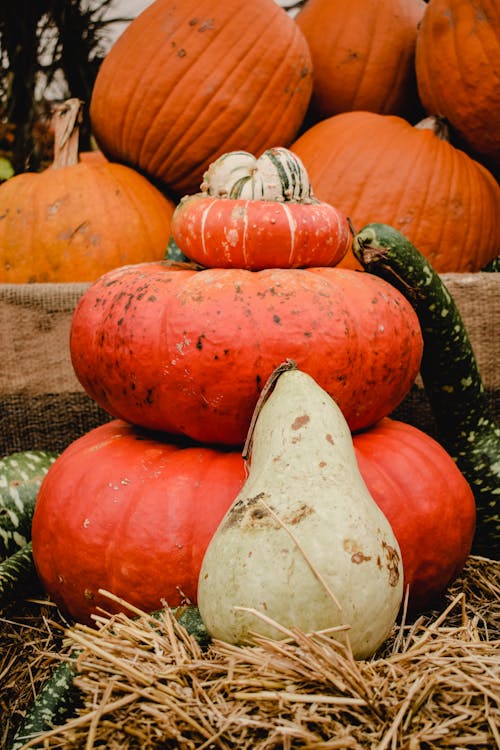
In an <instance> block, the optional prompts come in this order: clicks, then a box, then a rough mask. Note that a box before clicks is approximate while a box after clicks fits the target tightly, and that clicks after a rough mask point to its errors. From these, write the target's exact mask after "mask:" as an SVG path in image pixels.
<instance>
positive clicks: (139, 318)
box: [70, 263, 422, 445]
mask: <svg viewBox="0 0 500 750" xmlns="http://www.w3.org/2000/svg"><path fill="white" fill-rule="evenodd" d="M70 349H71V357H72V362H73V367H74V370H75V373H76V375H77V377H78V378H79V380H80V382H81V383H82V385H83V387H84V388H85V390H86V391H87V393H88V394H89V395H90V396H91V397H92V398H93V399H94V400H95V401H96V402H97V403H99V404H100V405H101V406H102V407H103V408H104V409H106V410H107V411H108V412H109V413H110V414H112V415H113V416H115V417H120V418H122V419H126V420H127V421H129V422H133V423H134V424H140V425H142V426H144V427H148V428H150V429H156V430H163V431H166V432H170V433H183V434H186V435H188V436H189V437H192V438H194V439H196V440H199V441H201V442H209V443H210V442H216V443H224V444H229V445H238V444H241V443H242V442H243V441H244V439H245V435H246V432H247V430H248V427H249V424H250V419H251V416H252V412H253V409H254V407H255V404H256V401H257V398H258V396H259V393H260V391H261V388H262V386H263V384H264V383H265V381H266V380H267V378H268V377H269V375H270V374H271V373H272V371H273V370H274V369H275V368H276V367H277V366H278V365H279V364H280V362H282V361H284V360H285V359H287V358H289V357H290V358H292V359H294V360H295V361H296V362H297V365H298V366H299V367H300V368H301V369H303V370H305V371H306V372H307V373H308V374H310V375H311V376H312V377H314V378H315V379H316V380H317V382H318V383H319V384H320V385H321V386H322V387H323V388H324V389H325V390H327V391H328V392H329V393H330V394H331V395H332V396H333V397H334V398H335V400H336V401H337V403H338V405H339V407H340V408H341V410H342V411H343V413H344V416H345V418H346V420H347V421H348V423H349V425H350V427H351V429H352V430H357V429H360V428H363V427H366V426H368V425H370V424H373V423H374V422H376V421H377V420H378V419H380V418H381V417H382V416H386V415H387V414H389V413H390V412H391V411H392V410H393V409H394V408H395V407H396V405H397V404H399V403H400V401H402V400H403V398H404V397H405V396H406V394H407V393H408V391H409V389H410V387H411V385H412V383H413V381H414V379H415V377H416V375H417V373H418V370H419V366H420V359H421V355H422V334H421V331H420V326H419V324H418V319H417V317H416V314H415V313H414V311H413V309H412V307H411V305H410V304H409V303H408V302H407V300H405V299H404V297H403V295H402V294H401V293H400V292H398V291H397V290H395V289H394V288H393V287H392V286H391V285H390V284H388V283H386V282H384V281H383V280H381V279H378V278H377V277H375V276H372V275H371V274H365V273H357V272H355V271H351V270H347V269H338V268H314V269H292V268H291V269H265V270H263V271H247V270H244V269H220V268H214V269H206V270H203V271H194V270H191V269H189V268H177V267H171V266H169V265H168V263H149V264H144V263H143V264H137V265H135V266H128V267H124V268H121V269H116V270H115V271H111V272H110V273H108V274H105V275H103V276H102V277H101V278H100V279H99V280H97V281H96V282H95V283H94V284H93V285H92V286H91V287H90V288H89V289H88V290H87V291H86V292H85V294H84V295H83V296H82V297H81V298H80V300H79V303H78V305H77V307H76V309H75V312H74V314H73V320H72V326H71V337H70Z"/></svg>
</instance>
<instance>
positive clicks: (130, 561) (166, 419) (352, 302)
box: [33, 148, 475, 621]
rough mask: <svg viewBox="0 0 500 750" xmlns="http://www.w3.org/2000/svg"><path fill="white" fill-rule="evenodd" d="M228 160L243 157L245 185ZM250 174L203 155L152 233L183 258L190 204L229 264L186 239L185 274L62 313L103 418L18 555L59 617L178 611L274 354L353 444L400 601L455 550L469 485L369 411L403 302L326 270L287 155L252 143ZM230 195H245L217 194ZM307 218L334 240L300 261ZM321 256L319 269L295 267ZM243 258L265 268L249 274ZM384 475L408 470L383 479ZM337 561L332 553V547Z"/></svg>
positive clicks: (383, 392) (235, 471)
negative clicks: (126, 607) (113, 598)
mask: <svg viewBox="0 0 500 750" xmlns="http://www.w3.org/2000/svg"><path fill="white" fill-rule="evenodd" d="M242 162H243V163H246V164H247V165H248V164H253V168H252V169H250V170H247V173H246V174H242V170H243V172H244V168H243V167H242ZM232 166H233V167H236V166H238V169H234V170H233V169H232ZM254 167H255V164H254V162H252V155H251V154H249V153H248V152H246V153H245V152H243V153H242V152H236V153H228V154H226V155H223V156H222V157H220V159H219V160H216V162H214V164H213V165H212V166H211V167H210V169H209V170H207V172H206V174H205V179H204V182H203V184H202V190H201V193H200V194H197V195H196V196H192V198H189V199H187V201H186V202H184V203H182V204H181V205H180V206H179V207H178V209H177V211H176V214H175V215H174V217H173V220H172V226H173V231H174V234H175V236H176V237H177V238H178V239H179V240H182V238H183V237H185V236H188V237H189V238H190V239H189V242H191V244H192V245H193V246H195V245H196V246H199V247H203V245H204V242H203V233H202V227H203V226H205V225H204V223H203V222H201V223H200V221H199V213H200V205H202V206H205V209H204V210H205V211H208V212H209V213H211V214H213V215H212V218H211V220H210V221H212V222H213V224H211V225H210V226H212V227H213V229H212V231H213V232H216V235H217V237H219V238H224V237H225V238H226V239H227V241H228V243H229V246H230V250H227V248H226V255H229V256H231V257H234V258H236V259H237V260H236V262H233V263H231V264H229V266H230V267H226V268H220V267H218V266H215V267H211V265H212V264H211V263H210V257H209V256H210V251H211V246H210V243H205V250H206V252H205V256H204V261H205V266H204V267H203V268H201V269H200V268H199V267H196V268H195V267H190V266H189V264H185V263H183V264H172V263H169V262H168V261H164V262H161V263H142V264H136V265H133V266H125V267H121V268H118V269H115V270H112V271H110V272H108V273H106V274H104V275H103V276H101V277H100V278H99V279H98V280H97V281H96V282H94V284H93V285H92V286H91V287H90V288H89V289H88V290H87V291H86V292H85V294H84V295H83V296H82V298H81V300H80V302H79V303H78V305H77V307H76V309H75V312H74V315H73V321H72V328H71V339H70V349H71V356H72V362H73V366H74V369H75V372H76V375H77V376H78V378H79V379H80V382H81V383H82V385H83V386H84V388H85V390H86V391H87V393H88V394H89V395H90V396H91V397H92V398H93V399H94V400H95V401H96V402H97V403H99V404H100V405H101V406H103V407H104V408H105V409H106V410H107V411H108V412H109V413H110V414H111V415H112V416H113V417H114V418H115V419H114V420H113V421H112V422H111V423H110V424H108V425H105V426H103V427H99V428H97V429H96V430H94V431H91V432H90V433H89V434H87V435H85V436H83V437H82V438H80V439H79V440H77V441H75V443H73V444H72V445H70V446H69V447H68V448H67V449H66V451H64V452H63V454H62V455H61V456H60V457H59V458H58V459H57V460H56V462H55V463H54V465H53V467H51V469H50V470H49V472H48V474H47V477H46V479H45V480H44V482H43V484H42V487H41V489H40V493H39V497H38V501H37V506H36V510H35V515H34V519H33V555H34V559H35V563H36V566H37V570H38V573H39V575H40V578H41V580H42V582H43V583H44V585H45V587H46V589H47V591H48V592H49V593H50V594H51V596H52V597H53V598H54V600H55V601H56V602H57V603H58V604H59V605H60V606H61V607H62V608H63V609H65V610H66V611H68V612H69V613H70V614H71V615H72V616H73V617H75V618H77V619H80V620H86V621H87V620H90V618H91V616H92V613H95V612H96V611H97V610H98V608H99V607H100V606H107V607H108V606H109V603H106V604H105V600H104V599H103V598H102V596H101V594H100V589H108V590H109V589H111V590H112V591H113V592H114V593H115V594H117V595H118V596H121V597H122V598H123V599H124V600H125V601H128V602H130V603H132V604H134V605H137V606H140V607H142V608H146V609H154V608H156V607H158V606H161V604H162V602H163V601H167V602H168V603H169V604H170V605H171V606H175V605H177V604H179V603H180V602H181V601H183V600H184V598H185V597H188V598H189V600H191V601H195V602H196V600H197V599H196V598H197V585H198V576H199V573H200V566H201V562H202V559H203V556H204V554H205V551H206V549H207V546H208V544H209V541H210V539H211V538H212V535H213V534H214V533H215V530H216V529H217V528H218V526H219V524H220V523H221V521H222V518H223V516H224V514H225V513H226V511H227V510H228V509H229V507H230V505H231V504H232V502H233V501H234V499H235V498H236V497H237V495H238V492H239V491H240V489H241V487H242V486H243V483H244V481H245V477H246V472H245V462H244V460H243V457H242V455H241V446H242V444H243V442H244V441H245V438H246V436H247V433H248V431H249V429H250V425H251V422H252V417H253V414H254V410H255V407H256V405H257V402H258V400H259V396H260V394H261V392H262V389H263V386H264V383H266V381H267V380H268V378H269V377H270V376H271V374H272V373H273V371H274V370H275V369H276V368H277V367H278V366H279V365H280V363H282V362H283V361H284V360H286V359H289V358H293V359H294V360H295V362H296V364H297V366H298V367H299V368H300V370H301V371H302V372H303V373H304V374H307V375H308V377H310V378H312V379H313V380H314V381H315V383H316V384H317V387H318V388H321V389H323V390H324V392H325V393H327V394H328V395H329V396H330V397H331V398H332V399H334V401H335V403H336V404H337V408H338V409H339V412H340V413H341V414H342V419H343V420H345V425H346V430H348V431H349V432H352V433H355V434H354V450H355V451H356V455H357V456H358V457H359V464H360V467H361V468H362V472H363V477H364V481H366V484H367V486H368V488H369V490H370V492H371V493H372V497H373V499H374V500H375V501H376V502H377V503H378V505H379V507H380V509H381V510H382V511H383V512H384V513H385V514H386V516H387V518H388V519H389V522H390V524H391V525H392V526H393V528H394V533H395V534H396V536H397V538H398V541H399V539H401V541H400V546H401V555H402V558H403V570H404V576H405V583H406V584H407V585H408V586H409V587H410V598H411V605H410V606H412V607H414V608H419V607H423V606H425V605H427V604H429V603H430V602H431V601H433V599H434V598H435V597H436V596H439V594H440V593H442V591H443V589H444V587H445V586H446V585H447V583H448V582H449V581H450V580H451V579H452V578H453V577H454V576H455V575H456V574H457V573H458V571H459V570H460V569H461V567H462V566H463V564H464V562H465V559H466V557H467V555H468V554H469V551H470V544H471V540H472V534H473V530H474V517H475V508H474V500H473V496H472V493H471V490H470V487H469V485H468V484H467V482H466V481H465V479H464V478H463V476H462V475H461V473H460V472H459V470H458V469H457V467H456V465H455V463H454V462H453V460H452V459H451V458H450V456H449V455H448V454H447V453H446V452H445V451H444V450H443V449H442V448H441V447H440V446H439V445H438V444H437V443H436V442H435V441H434V440H433V439H432V438H430V437H429V436H427V435H425V434H423V433H421V432H420V431H419V430H417V429H416V428H413V427H410V426H409V425H404V424H402V423H399V422H396V421H394V420H390V419H389V418H388V415H389V414H390V413H391V411H392V410H393V409H394V408H395V406H397V404H399V403H400V401H401V400H402V399H403V398H404V397H405V396H406V394H407V393H408V391H409V389H410V387H411V385H412V383H413V381H414V379H415V377H416V375H417V372H418V369H419V366H420V361H421V356H422V335H421V331H420V327H419V323H418V318H417V317H416V315H415V313H414V311H413V309H412V307H411V305H410V304H409V303H408V302H407V301H406V300H405V299H404V297H403V296H402V295H401V294H400V293H399V292H398V291H397V290H396V289H395V288H394V287H392V286H391V285H390V284H388V283H387V282H385V281H383V280H382V279H379V278H377V277H376V276H372V275H370V274H363V273H358V272H356V271H354V270H350V269H342V268H338V261H339V258H340V257H342V255H343V254H345V252H346V251H347V248H348V246H349V245H350V240H349V236H348V234H347V233H346V232H345V231H344V229H345V223H346V219H345V217H344V216H343V215H342V213H341V212H340V211H338V210H337V209H335V208H333V207H332V206H324V205H323V204H322V203H321V202H320V201H318V200H317V199H316V197H315V196H314V193H313V191H312V189H311V186H310V184H309V182H308V177H307V172H306V171H305V169H304V167H303V165H302V164H301V162H300V160H299V159H298V158H297V157H296V156H294V154H293V153H291V152H290V151H288V150H287V149H284V148H279V149H270V150H268V152H265V155H264V157H263V158H262V159H261V161H260V162H259V165H258V168H257V169H256V168H254ZM292 176H293V177H292ZM299 178H300V179H299ZM242 185H244V186H245V187H244V188H243V187H242ZM293 186H294V187H293ZM292 187H293V189H292ZM247 193H249V194H250V195H256V194H259V196H260V197H258V198H256V197H250V198H246V197H230V196H231V195H234V194H237V195H238V196H240V195H241V194H247ZM273 209H276V211H277V213H279V212H280V211H281V212H283V211H285V212H288V216H289V220H288V233H287V232H284V231H283V229H282V226H281V225H280V222H279V221H277V222H276V227H277V234H276V242H275V241H274V238H273V236H272V231H271V229H270V228H269V227H270V226H271V227H272V226H274V225H273V224H272V223H271V224H270V225H269V226H268V227H267V229H266V231H265V232H264V233H263V237H264V239H263V240H262V242H260V241H257V240H256V239H255V236H254V234H255V233H256V234H257V235H260V233H261V229H262V224H261V222H260V221H258V220H254V221H252V222H248V221H245V220H244V217H247V218H248V217H250V216H252V217H255V216H258V215H259V213H262V215H264V216H266V215H269V213H270V212H272V210H273ZM323 210H324V211H326V212H329V214H330V215H332V216H334V217H335V222H334V223H332V226H334V227H336V231H333V229H332V230H331V231H330V234H329V237H328V238H325V237H322V238H321V241H320V242H318V245H317V247H316V248H315V245H314V242H313V240H314V239H315V237H316V233H317V214H318V211H320V212H321V211H323ZM235 216H236V218H235V220H234V221H233V220H232V217H235ZM242 216H243V219H242ZM217 217H218V218H217ZM228 217H229V218H228ZM301 222H302V223H303V225H304V226H303V228H302V231H301V232H298V235H297V236H298V237H299V238H300V243H299V246H297V247H296V248H294V249H295V250H296V251H297V252H299V254H300V253H301V252H302V250H303V249H304V247H305V249H306V250H307V253H308V264H309V266H308V267H301V268H294V267H293V265H294V263H293V258H294V257H295V255H294V253H291V252H289V257H290V261H289V265H288V266H287V265H286V264H282V265H281V266H280V267H274V266H275V262H274V254H275V247H276V248H277V253H278V254H280V253H281V249H280V248H282V246H285V245H286V246H287V247H288V251H290V247H291V246H290V243H291V240H292V238H294V237H295V233H294V229H295V226H296V225H297V224H299V223H301ZM221 243H223V240H222V239H220V240H219V241H218V242H217V243H215V245H214V247H213V249H212V252H213V257H214V259H215V260H218V258H219V257H220V245H221ZM325 244H326V245H328V247H329V249H330V250H329V252H330V257H331V265H330V266H326V265H315V263H316V261H317V259H318V258H321V259H322V258H324V255H323V254H324V250H325V247H324V246H325ZM244 245H245V246H246V251H245V252H244V247H243V246H244ZM182 249H183V247H182V246H181V250H182ZM184 249H187V248H184ZM232 251H234V256H233V253H232ZM254 253H255V254H257V255H258V258H259V263H258V265H259V267H260V266H266V267H263V268H261V270H251V268H252V267H253V266H254V259H255V256H254ZM280 257H281V256H280ZM242 259H244V260H242ZM214 262H215V261H214ZM331 440H332V442H333V444H335V435H333V436H331ZM396 456H397V460H396ZM398 463H402V464H405V465H407V466H412V471H411V473H410V472H407V471H406V470H405V471H404V472H402V473H400V474H398V473H397V468H396V467H397V465H398ZM419 466H421V470H420V469H419V468H418V467H419ZM309 470H310V471H314V467H312V466H311V467H309ZM417 472H418V481H417V480H416V475H417ZM403 499H404V502H402V501H403ZM444 517H446V518H447V522H446V523H445V524H443V523H442V520H443V518H444ZM438 527H439V531H438V532H437V531H436V530H437V528H438ZM436 533H438V534H439V539H440V544H439V545H437V544H436ZM355 552H356V551H355V550H354V549H353V548H351V547H350V546H349V545H348V546H347V547H346V548H345V549H342V550H336V552H335V554H338V555H341V556H342V555H344V556H345V555H347V556H348V557H349V558H350V557H352V556H353V555H354V556H355ZM373 564H374V565H375V564H376V561H375V560H374V561H373Z"/></svg>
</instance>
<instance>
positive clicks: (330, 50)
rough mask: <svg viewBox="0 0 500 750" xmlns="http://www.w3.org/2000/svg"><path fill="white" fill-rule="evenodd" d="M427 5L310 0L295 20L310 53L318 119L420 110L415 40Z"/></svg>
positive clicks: (414, 0) (408, 0)
mask: <svg viewBox="0 0 500 750" xmlns="http://www.w3.org/2000/svg"><path fill="white" fill-rule="evenodd" d="M425 7H426V6H425V2H424V0H384V2H380V0H349V2H345V0H308V2H307V3H306V4H305V6H304V7H303V8H302V9H301V10H300V11H299V13H298V15H297V16H296V22H297V24H298V26H299V28H300V29H301V30H302V32H303V34H304V36H305V38H306V39H307V42H308V44H309V48H310V50H311V56H312V61H313V68H314V85H313V98H312V108H313V110H314V111H315V113H316V115H319V116H320V118H321V119H324V118H325V117H330V116H331V115H335V114H338V113H340V112H347V111H350V110H368V111H370V112H380V113H382V114H396V115H405V116H410V114H411V113H413V112H416V111H418V96H417V87H416V82H415V68H414V63H415V59H414V57H415V40H416V36H417V25H418V23H419V21H420V19H421V18H422V16H423V13H424V10H425Z"/></svg>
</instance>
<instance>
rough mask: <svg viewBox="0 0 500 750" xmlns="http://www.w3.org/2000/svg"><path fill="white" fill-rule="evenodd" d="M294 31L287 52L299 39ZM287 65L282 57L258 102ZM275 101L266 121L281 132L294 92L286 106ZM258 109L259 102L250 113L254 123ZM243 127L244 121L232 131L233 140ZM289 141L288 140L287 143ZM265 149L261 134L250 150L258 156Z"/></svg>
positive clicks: (264, 139)
mask: <svg viewBox="0 0 500 750" xmlns="http://www.w3.org/2000/svg"><path fill="white" fill-rule="evenodd" d="M294 31H295V33H294V36H293V39H292V40H291V42H290V44H289V47H288V49H289V51H290V50H293V48H294V46H295V43H296V41H297V39H298V37H299V29H298V28H296V29H295V30H294ZM287 63H288V57H286V56H285V55H283V56H282V57H281V58H280V61H279V65H277V66H275V68H274V70H273V75H272V76H271V77H269V78H268V79H267V81H266V87H265V88H264V89H263V90H262V91H260V92H259V100H260V99H261V97H262V95H263V93H265V92H266V91H267V90H268V89H270V88H271V87H272V84H273V81H274V80H275V78H276V77H277V76H278V73H279V72H280V70H281V68H282V67H284V66H285V65H287ZM304 63H305V61H304ZM303 69H306V68H305V65H303ZM307 69H310V61H309V63H308V68H307ZM304 77H305V76H304ZM301 80H303V79H301ZM275 101H276V106H275V109H274V111H273V110H271V108H270V107H268V110H267V112H266V119H267V120H269V121H271V122H273V123H274V129H275V131H279V132H281V131H282V130H283V128H282V127H280V123H282V122H285V123H286V122H288V121H289V119H290V113H289V108H290V107H291V106H292V105H293V104H294V92H292V95H291V96H290V97H289V99H288V105H287V106H283V104H282V102H278V101H277V99H275ZM258 107H259V101H258V102H257V106H256V107H255V109H254V110H253V111H252V116H253V117H254V118H255V122H259V112H258ZM300 124H301V123H298V124H297V127H296V130H298V128H299V126H300ZM245 125H246V123H245V122H244V121H242V122H241V123H240V124H239V126H238V128H237V129H236V130H234V131H233V133H232V137H233V138H234V137H235V136H236V135H237V134H238V132H239V131H240V130H241V128H242V127H243V126H245ZM257 130H258V132H261V130H260V129H259V128H257ZM256 137H258V134H256ZM289 140H290V139H288V141H289ZM275 145H276V144H275ZM279 145H280V146H287V145H288V142H287V143H282V142H280V143H279ZM266 148H267V143H266V138H265V136H264V134H263V137H262V139H261V140H260V141H259V140H256V141H255V143H254V145H253V146H252V149H251V150H252V151H253V153H255V154H257V155H260V154H261V153H262V152H263V151H264V150H266Z"/></svg>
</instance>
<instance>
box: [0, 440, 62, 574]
mask: <svg viewBox="0 0 500 750" xmlns="http://www.w3.org/2000/svg"><path fill="white" fill-rule="evenodd" d="M57 455H58V454H57V453H52V452H49V451H36V450H33V451H20V452H17V453H11V454H9V455H8V456H4V457H3V458H0V560H2V559H3V558H6V557H9V556H10V555H12V554H13V553H14V552H16V551H17V550H18V549H20V548H22V547H24V546H25V545H26V544H27V543H28V542H29V541H30V539H31V521H32V518H33V511H34V510H35V502H36V497H37V495H38V490H39V489H40V485H41V483H42V480H43V478H44V476H45V474H46V473H47V471H48V470H49V467H50V466H51V464H53V463H54V461H55V460H56V458H57Z"/></svg>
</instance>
